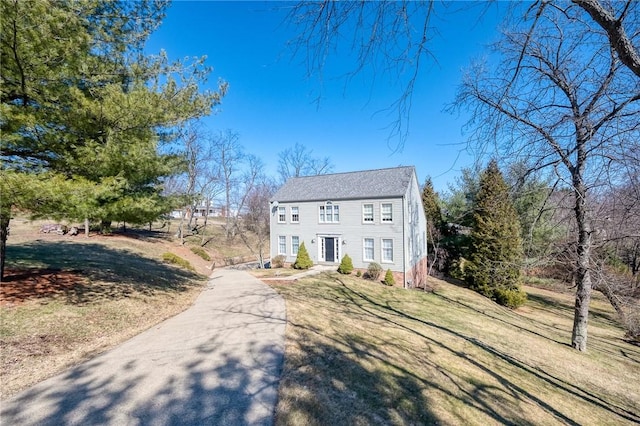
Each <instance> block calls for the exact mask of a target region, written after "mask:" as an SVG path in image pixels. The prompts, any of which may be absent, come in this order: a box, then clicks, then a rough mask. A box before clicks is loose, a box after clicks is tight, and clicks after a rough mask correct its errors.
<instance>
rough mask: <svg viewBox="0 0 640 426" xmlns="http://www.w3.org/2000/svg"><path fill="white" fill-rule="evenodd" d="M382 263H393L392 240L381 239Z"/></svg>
mask: <svg viewBox="0 0 640 426" xmlns="http://www.w3.org/2000/svg"><path fill="white" fill-rule="evenodd" d="M382 261H383V262H393V240H392V239H390V238H383V239H382Z"/></svg>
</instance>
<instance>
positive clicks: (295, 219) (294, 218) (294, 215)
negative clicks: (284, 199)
mask: <svg viewBox="0 0 640 426" xmlns="http://www.w3.org/2000/svg"><path fill="white" fill-rule="evenodd" d="M299 222H300V209H299V208H298V207H291V223H299Z"/></svg>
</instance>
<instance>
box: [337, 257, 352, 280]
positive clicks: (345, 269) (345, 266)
mask: <svg viewBox="0 0 640 426" xmlns="http://www.w3.org/2000/svg"><path fill="white" fill-rule="evenodd" d="M352 271H353V261H352V260H351V257H349V255H348V254H345V255H344V257H343V258H342V261H341V262H340V266H338V272H340V273H341V274H344V275H348V274H350V273H351V272H352Z"/></svg>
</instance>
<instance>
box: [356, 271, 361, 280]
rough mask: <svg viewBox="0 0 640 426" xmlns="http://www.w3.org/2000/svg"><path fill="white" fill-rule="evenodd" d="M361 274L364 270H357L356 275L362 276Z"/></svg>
mask: <svg viewBox="0 0 640 426" xmlns="http://www.w3.org/2000/svg"><path fill="white" fill-rule="evenodd" d="M361 276H362V271H361V270H359V269H358V270H357V271H356V277H358V278H360V277H361Z"/></svg>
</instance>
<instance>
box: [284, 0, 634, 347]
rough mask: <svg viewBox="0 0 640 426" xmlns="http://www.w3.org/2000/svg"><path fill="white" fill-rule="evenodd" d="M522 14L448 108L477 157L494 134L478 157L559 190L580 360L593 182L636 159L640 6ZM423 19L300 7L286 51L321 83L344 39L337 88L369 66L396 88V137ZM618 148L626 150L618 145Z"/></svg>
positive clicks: (403, 9)
mask: <svg viewBox="0 0 640 426" xmlns="http://www.w3.org/2000/svg"><path fill="white" fill-rule="evenodd" d="M523 8H525V9H526V13H525V14H524V19H523V21H522V22H521V26H520V28H523V29H522V30H521V31H517V32H510V33H507V34H505V39H504V43H503V44H502V48H503V49H505V50H503V51H502V53H503V54H504V55H505V56H504V58H505V60H504V61H503V62H502V63H501V64H500V66H499V67H496V69H495V75H494V76H493V78H492V77H491V76H488V75H487V73H486V69H485V68H483V66H480V67H476V68H474V69H473V70H472V71H471V72H470V73H469V78H468V79H467V81H466V82H465V87H464V89H463V92H462V95H461V97H460V99H459V102H460V103H467V102H468V103H467V104H468V105H471V104H474V105H475V109H473V110H472V113H473V114H474V117H475V118H476V119H477V121H476V122H475V124H479V125H480V124H481V127H482V130H483V131H482V132H479V133H476V134H475V136H477V137H476V141H479V142H481V143H480V144H479V145H477V147H479V148H480V150H481V151H483V150H486V149H488V146H487V145H486V143H487V142H490V141H495V140H496V138H495V136H496V135H497V134H498V133H499V134H500V135H501V137H502V138H504V139H500V142H502V141H507V143H506V144H503V145H500V146H498V147H497V148H500V149H498V150H497V152H490V153H489V154H494V155H496V154H503V155H506V156H509V157H502V158H511V159H513V160H515V161H521V160H522V161H524V160H526V161H527V163H528V164H529V166H530V167H531V168H532V169H548V170H551V171H552V173H554V174H555V177H556V178H557V179H558V180H559V181H561V182H562V183H563V184H564V186H559V188H563V187H564V188H571V190H572V192H573V195H574V196H573V199H574V205H573V210H574V215H575V218H576V222H577V231H576V235H575V236H576V239H577V244H576V247H577V249H576V250H577V259H578V260H577V265H576V266H577V270H578V290H577V294H576V309H575V321H574V330H573V336H572V345H573V347H575V348H576V349H578V350H585V349H586V343H587V340H586V338H587V315H588V310H589V300H590V295H591V276H590V268H591V266H592V265H591V262H590V260H589V259H590V256H589V255H590V252H591V248H592V244H593V242H592V233H593V232H594V229H592V223H591V214H592V211H591V210H590V208H591V206H590V204H589V198H590V196H591V195H592V194H593V193H594V192H596V191H597V190H598V188H599V187H600V185H601V184H602V183H603V182H605V181H612V180H616V179H618V176H616V173H617V172H618V169H616V165H617V164H620V162H622V161H626V160H628V159H629V158H631V159H634V158H635V157H637V152H639V150H638V143H639V142H638V141H639V140H640V137H638V134H637V131H638V124H637V123H638V122H639V120H638V115H637V110H638V100H640V86H639V83H638V81H639V80H638V77H640V67H639V66H638V64H639V63H640V61H638V58H639V56H640V55H639V50H640V48H639V45H640V30H639V28H638V26H639V25H640V3H638V2H636V1H632V0H627V1H620V2H616V1H611V0H573V3H556V2H548V1H544V0H541V1H536V2H534V3H532V4H525V5H523V4H522V3H520V4H516V5H515V7H514V9H513V14H512V16H520V14H521V13H522V11H523ZM432 12H433V3H432V2H431V1H426V2H408V1H398V2H394V1H380V2H332V1H329V0H326V1H321V2H301V3H300V4H298V6H297V7H295V8H294V9H293V11H292V13H291V19H292V21H293V22H294V23H297V24H298V25H299V26H300V28H301V31H300V35H299V38H298V39H297V40H294V47H296V48H298V52H304V53H306V55H307V56H306V61H307V64H308V70H309V72H310V74H317V73H319V74H320V75H321V74H322V70H323V68H324V66H325V63H326V61H327V58H328V56H329V55H330V54H331V53H332V52H334V51H335V50H337V49H336V48H337V46H338V43H339V42H340V40H345V39H346V40H347V43H349V42H351V48H352V49H353V51H354V52H355V54H356V57H357V63H356V67H355V69H354V71H353V72H352V73H350V74H349V76H352V75H353V74H354V73H357V72H359V71H360V70H362V69H364V68H367V67H369V66H374V67H375V66H380V67H381V68H382V70H383V72H386V73H392V74H395V75H396V76H398V78H399V79H400V80H402V82H403V84H402V90H401V93H400V95H399V97H398V101H397V102H396V104H395V105H394V106H395V107H396V108H397V111H398V119H397V121H396V123H395V125H394V129H395V130H396V134H401V135H402V134H404V132H403V131H402V129H406V125H405V124H403V123H405V122H406V121H407V119H408V117H409V113H410V109H411V100H412V96H413V88H414V85H415V82H416V80H417V77H418V76H419V75H420V74H419V70H420V67H421V65H422V64H423V63H424V59H425V57H428V56H429V50H428V44H427V43H428V41H429V39H430V38H431V36H432V35H433V31H432V28H430V25H431V23H430V17H431V16H432ZM350 29H354V30H353V31H351V30H350ZM349 34H350V35H351V36H350V37H349ZM476 76H480V77H478V78H476ZM474 80H475V81H474ZM474 102H475V103H474ZM485 119H488V120H487V121H486V122H484V120H485ZM630 133H633V135H631V134H630ZM625 137H628V139H627V140H628V141H631V142H629V143H628V144H624V143H622V142H621V141H622V140H624V139H625ZM511 143H513V145H512V146H509V145H510V144H511ZM398 146H399V147H400V148H401V146H402V137H401V138H400V143H399V145H398ZM634 150H635V151H634ZM634 152H635V153H636V154H634ZM485 153H486V151H485Z"/></svg>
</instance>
